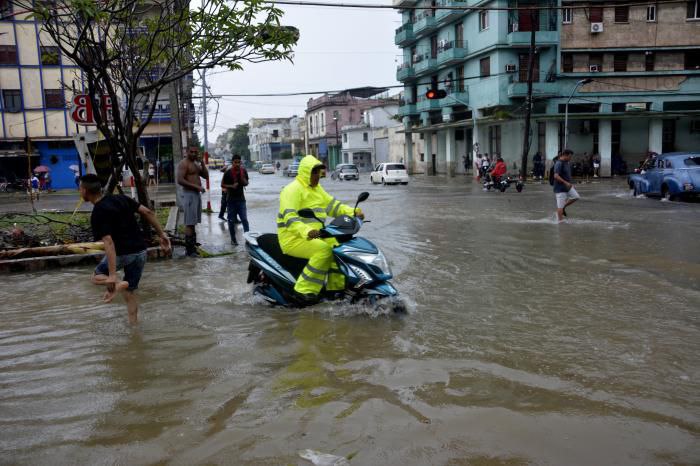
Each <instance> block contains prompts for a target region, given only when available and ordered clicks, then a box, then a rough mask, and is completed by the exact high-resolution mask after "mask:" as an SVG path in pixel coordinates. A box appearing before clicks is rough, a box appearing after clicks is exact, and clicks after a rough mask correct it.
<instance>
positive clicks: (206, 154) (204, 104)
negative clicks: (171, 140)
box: [202, 1, 211, 212]
mask: <svg viewBox="0 0 700 466" xmlns="http://www.w3.org/2000/svg"><path fill="white" fill-rule="evenodd" d="M202 8H204V2H203V1H202ZM202 107H203V113H204V117H203V118H202V123H203V126H204V160H203V163H205V164H208V163H209V152H208V151H209V138H208V136H207V133H208V127H207V70H206V69H203V70H202ZM207 211H209V212H211V189H210V185H209V178H207Z"/></svg>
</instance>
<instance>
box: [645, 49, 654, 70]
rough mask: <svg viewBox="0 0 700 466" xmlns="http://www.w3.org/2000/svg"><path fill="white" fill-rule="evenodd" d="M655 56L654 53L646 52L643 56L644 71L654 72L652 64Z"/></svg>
mask: <svg viewBox="0 0 700 466" xmlns="http://www.w3.org/2000/svg"><path fill="white" fill-rule="evenodd" d="M654 57H655V55H654V52H647V53H646V54H645V55H644V70H645V71H654V62H655V61H656V60H655V58H654Z"/></svg>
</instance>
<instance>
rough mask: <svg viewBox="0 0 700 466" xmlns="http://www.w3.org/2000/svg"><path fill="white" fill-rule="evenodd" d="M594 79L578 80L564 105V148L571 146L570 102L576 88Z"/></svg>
mask: <svg viewBox="0 0 700 466" xmlns="http://www.w3.org/2000/svg"><path fill="white" fill-rule="evenodd" d="M592 81H593V80H592V79H591V78H585V79H582V80H580V81H579V82H577V83H576V85H575V86H574V89H573V90H572V91H571V95H570V96H569V99H568V100H567V101H566V106H565V107H564V149H568V148H569V146H568V145H567V144H568V142H569V102H571V99H572V98H573V97H574V94H575V93H576V90H577V89H578V88H579V87H580V86H584V85H586V84H588V83H590V82H592Z"/></svg>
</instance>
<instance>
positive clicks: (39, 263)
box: [0, 247, 172, 274]
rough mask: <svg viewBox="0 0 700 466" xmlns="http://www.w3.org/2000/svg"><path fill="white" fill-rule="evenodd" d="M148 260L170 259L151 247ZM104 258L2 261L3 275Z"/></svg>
mask: <svg viewBox="0 0 700 466" xmlns="http://www.w3.org/2000/svg"><path fill="white" fill-rule="evenodd" d="M146 251H147V254H148V260H160V259H170V258H171V257H172V256H166V255H165V254H163V252H162V251H161V250H160V248H159V247H151V248H148V249H147V250H146ZM103 257H104V253H103V252H96V253H93V254H68V255H64V256H46V257H27V258H25V259H13V260H7V261H0V274H1V273H18V272H35V271H38V270H48V269H57V268H61V267H70V266H74V265H87V264H97V263H98V262H100V261H101V260H102V258H103Z"/></svg>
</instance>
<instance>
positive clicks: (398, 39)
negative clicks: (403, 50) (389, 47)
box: [394, 23, 415, 45]
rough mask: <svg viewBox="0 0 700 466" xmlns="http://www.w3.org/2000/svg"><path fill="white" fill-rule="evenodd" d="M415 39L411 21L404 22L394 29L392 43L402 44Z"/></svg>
mask: <svg viewBox="0 0 700 466" xmlns="http://www.w3.org/2000/svg"><path fill="white" fill-rule="evenodd" d="M413 39H415V35H414V34H413V23H405V24H403V25H402V26H401V27H400V28H398V29H397V30H396V36H394V44H396V45H403V44H406V43H408V42H410V41H412V40H413Z"/></svg>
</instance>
